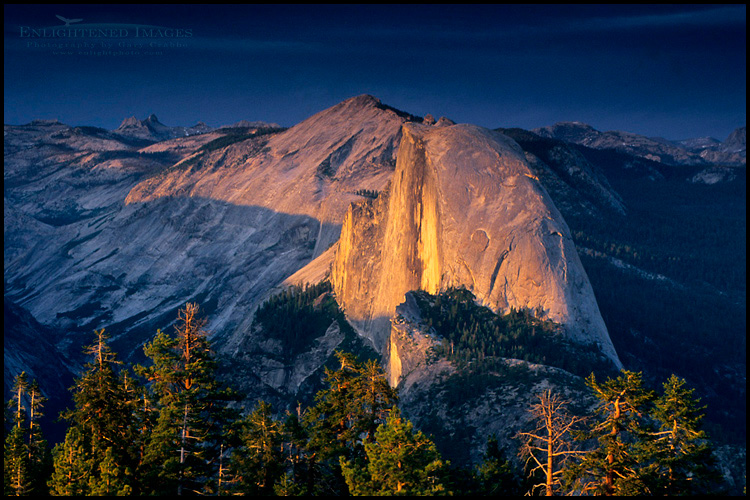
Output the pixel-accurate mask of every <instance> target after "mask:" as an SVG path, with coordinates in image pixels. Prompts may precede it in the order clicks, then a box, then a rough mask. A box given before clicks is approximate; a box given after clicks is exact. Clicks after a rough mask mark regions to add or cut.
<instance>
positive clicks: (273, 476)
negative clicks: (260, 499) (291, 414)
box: [232, 401, 284, 495]
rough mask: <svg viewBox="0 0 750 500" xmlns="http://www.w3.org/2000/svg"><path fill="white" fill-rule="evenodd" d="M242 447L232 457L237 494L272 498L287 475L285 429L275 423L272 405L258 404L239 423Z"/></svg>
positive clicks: (240, 445)
mask: <svg viewBox="0 0 750 500" xmlns="http://www.w3.org/2000/svg"><path fill="white" fill-rule="evenodd" d="M240 427H241V430H240V443H239V446H238V447H237V448H236V449H235V450H234V452H233V453H232V470H233V475H234V476H235V477H236V482H237V484H236V486H235V488H234V490H235V492H236V493H238V494H245V495H270V494H273V492H274V487H275V485H276V484H277V483H278V482H279V481H280V479H281V476H282V475H283V473H284V457H283V456H282V439H283V435H282V425H281V423H279V422H277V421H276V420H274V419H273V416H272V408H271V405H270V404H268V403H267V402H265V401H259V402H258V406H257V407H256V408H255V410H254V411H253V412H252V413H250V415H248V416H247V417H246V418H245V419H243V420H242V421H241V422H240Z"/></svg>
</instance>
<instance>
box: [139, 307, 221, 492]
mask: <svg viewBox="0 0 750 500" xmlns="http://www.w3.org/2000/svg"><path fill="white" fill-rule="evenodd" d="M198 313H199V308H198V305H197V304H192V303H188V304H187V305H186V306H185V307H184V308H183V309H181V310H180V311H179V312H178V320H177V324H176V326H175V336H174V337H171V336H169V335H167V334H165V333H163V332H161V331H159V332H157V335H156V337H155V338H154V340H153V341H152V342H151V343H150V344H148V345H147V346H146V347H145V348H144V352H145V353H146V355H147V356H148V357H149V358H150V359H151V365H150V366H148V367H145V368H144V367H139V368H138V372H139V373H140V374H141V375H143V376H145V378H146V379H147V381H148V382H149V384H150V385H151V390H152V393H153V398H154V399H155V401H156V405H155V406H156V408H155V410H156V412H157V414H158V417H157V418H156V419H155V424H154V428H153V430H152V431H151V433H150V436H149V437H148V442H147V445H146V448H145V450H144V463H143V467H142V470H143V474H144V476H145V477H146V478H147V482H148V485H149V490H150V492H151V493H154V494H178V495H182V494H188V493H208V492H211V491H215V490H216V488H217V483H218V478H219V476H218V473H219V461H220V460H221V459H222V457H223V447H224V444H225V443H224V440H225V439H226V435H225V432H226V431H227V430H228V429H229V427H230V425H231V423H232V422H233V420H234V418H235V412H234V411H232V410H230V409H229V407H228V406H227V405H228V403H229V402H230V401H231V400H233V399H234V398H235V396H234V395H233V393H232V391H230V390H228V389H225V388H222V387H221V386H220V384H219V382H218V380H217V378H216V366H217V363H216V361H215V359H214V353H213V351H212V350H211V345H210V342H209V340H208V338H207V332H206V330H205V329H204V327H205V324H206V320H205V319H204V318H201V317H200V316H199V314H198Z"/></svg>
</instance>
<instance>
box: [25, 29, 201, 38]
mask: <svg viewBox="0 0 750 500" xmlns="http://www.w3.org/2000/svg"><path fill="white" fill-rule="evenodd" d="M192 36H193V30H192V29H191V28H186V29H182V28H159V27H151V26H136V27H134V28H120V27H117V28H85V27H75V28H67V27H60V28H30V27H28V26H21V38H190V37H192Z"/></svg>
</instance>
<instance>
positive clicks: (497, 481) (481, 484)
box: [476, 435, 523, 496]
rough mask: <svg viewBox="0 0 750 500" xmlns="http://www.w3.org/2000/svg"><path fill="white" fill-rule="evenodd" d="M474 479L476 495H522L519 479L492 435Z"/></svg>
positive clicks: (488, 439)
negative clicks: (476, 489)
mask: <svg viewBox="0 0 750 500" xmlns="http://www.w3.org/2000/svg"><path fill="white" fill-rule="evenodd" d="M476 479H477V482H478V491H477V492H476V494H478V495H481V496H499V495H505V496H516V495H521V494H522V493H523V492H522V491H521V485H520V481H519V478H518V477H517V476H516V474H515V473H514V472H513V468H512V465H511V463H510V461H509V460H508V459H507V458H506V457H505V453H504V452H503V450H502V449H501V448H500V446H499V444H498V441H497V437H495V436H494V435H490V436H489V438H487V445H486V447H485V451H484V454H483V456H482V462H481V463H480V464H479V466H478V467H477V470H476Z"/></svg>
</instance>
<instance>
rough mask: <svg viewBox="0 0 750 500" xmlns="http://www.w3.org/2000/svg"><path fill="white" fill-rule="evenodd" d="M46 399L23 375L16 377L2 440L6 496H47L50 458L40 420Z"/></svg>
mask: <svg viewBox="0 0 750 500" xmlns="http://www.w3.org/2000/svg"><path fill="white" fill-rule="evenodd" d="M45 401H46V398H44V397H43V396H42V393H41V391H40V389H39V385H38V384H37V382H36V381H35V380H31V381H29V378H28V376H27V375H26V373H25V372H21V373H20V374H19V375H18V376H16V378H15V380H14V382H13V395H12V397H11V399H10V401H8V408H9V409H10V410H11V411H12V425H11V428H10V432H9V433H8V434H7V435H6V437H5V449H4V467H3V469H4V472H3V474H4V486H5V487H4V491H5V494H6V495H12V496H22V495H23V496H26V495H46V494H48V492H49V491H48V488H47V478H48V476H49V475H50V474H51V466H52V463H51V455H50V450H49V448H48V446H47V441H46V439H44V436H43V435H42V430H41V427H40V426H39V420H40V419H41V418H42V416H43V414H42V407H43V405H44V402H45Z"/></svg>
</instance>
